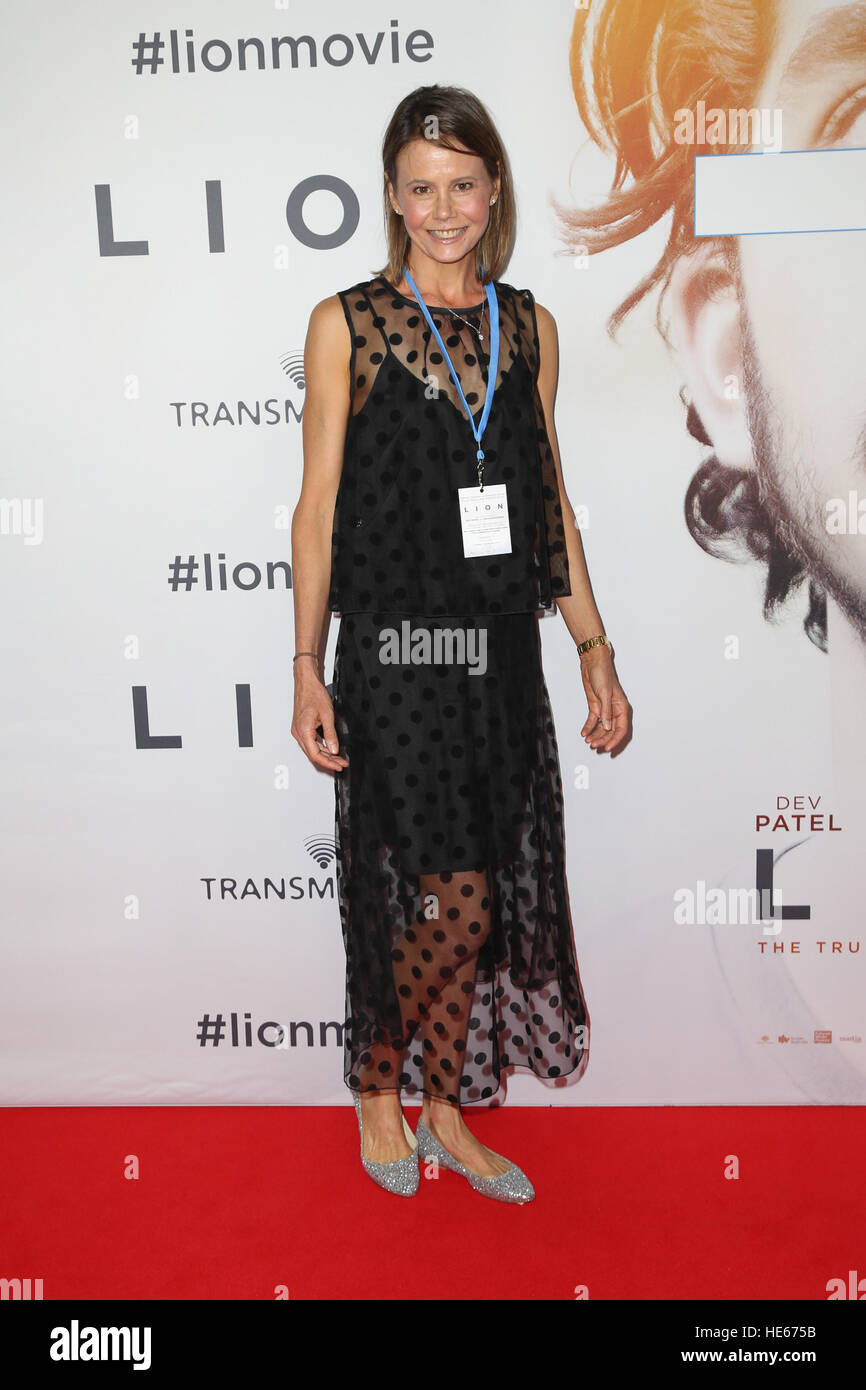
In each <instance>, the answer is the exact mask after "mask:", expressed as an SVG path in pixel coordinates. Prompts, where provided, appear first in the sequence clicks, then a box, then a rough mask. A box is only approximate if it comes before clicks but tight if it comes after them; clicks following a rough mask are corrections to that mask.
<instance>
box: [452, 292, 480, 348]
mask: <svg viewBox="0 0 866 1390" xmlns="http://www.w3.org/2000/svg"><path fill="white" fill-rule="evenodd" d="M486 308H487V300H486V299H485V301H484V307H483V308H482V310H481V318H480V319H479V320H478V327H477V328H476V327H475V324H474V323H470V322H469V320H468V319H465V318H464V317H463V315H462V314H455V312H454V310H453V309H449V310H448V313H449V314H450V315H451V317H452V318H455V319H460V321H461V322H462V323H465V324H466V327H467V328H471V329H472V332H473V333H477V334H478V341H479V343H483V342H484V334H483V333H482V331H481V325H482V324H483V322H484V310H485V309H486Z"/></svg>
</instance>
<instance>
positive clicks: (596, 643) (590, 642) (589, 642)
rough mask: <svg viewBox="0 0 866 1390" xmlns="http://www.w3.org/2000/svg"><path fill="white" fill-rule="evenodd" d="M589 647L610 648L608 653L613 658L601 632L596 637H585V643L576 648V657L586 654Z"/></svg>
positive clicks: (611, 648) (611, 649) (611, 651)
mask: <svg viewBox="0 0 866 1390" xmlns="http://www.w3.org/2000/svg"><path fill="white" fill-rule="evenodd" d="M590 647H610V653H611V656H613V647H611V644H610V642H609V641H608V640H607V638H606V637H605V635H604V633H603V632H602V633H601V634H600V635H599V636H598V637H587V639H586V641H585V642H581V643H580V644H579V645H578V648H577V654H578V656H583V653H584V652H588V651H589V649H590Z"/></svg>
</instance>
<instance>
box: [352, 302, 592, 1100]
mask: <svg viewBox="0 0 866 1390" xmlns="http://www.w3.org/2000/svg"><path fill="white" fill-rule="evenodd" d="M495 288H496V292H497V299H498V303H499V312H500V333H501V339H500V351H499V370H498V373H497V382H496V390H495V393H494V397H493V406H492V410H491V413H490V418H489V421H488V424H487V428H486V429H485V432H484V436H483V439H482V447H483V449H484V454H485V471H484V483H485V486H486V485H487V484H489V483H502V482H504V483H506V484H507V494H508V512H509V523H510V530H511V545H512V550H511V553H510V554H507V553H506V554H499V555H486V556H475V557H471V558H467V557H466V556H465V555H464V549H463V540H462V530H461V525H460V518H459V512H458V499H457V489H458V487H464V486H475V485H476V484H477V476H476V473H475V461H476V460H475V451H476V444H475V440H474V437H473V434H472V431H471V428H470V426H469V421H468V419H467V417H466V413H465V410H464V408H463V405H462V403H461V401H460V397H459V394H458V392H457V390H456V387H455V386H454V384H453V382H452V381H451V380H450V379H449V371H448V366H447V363H444V361H443V358H442V354H441V353H440V352H439V350H438V345H437V343H436V339H435V338H434V337H433V335H432V334H431V332H430V329H429V327H428V325H427V322H426V319H425V318H424V316H423V313H422V312H421V310H420V307H419V306H418V304H417V302H416V301H415V299H414V298H411V297H407V296H404V295H403V294H401V293H400V292H398V290H397V289H396V287H395V286H394V285H392V284H391V283H390V282H389V281H387V280H385V279H384V277H382V276H377V277H376V278H375V279H374V280H369V281H365V282H363V283H361V284H358V285H355V286H353V287H352V288H351V289H348V290H345V291H341V292H340V296H339V297H340V299H341V301H342V304H343V309H344V312H345V314H346V318H347V321H348V324H349V328H350V331H351V334H352V361H351V371H352V404H351V413H350V417H349V421H348V425H347V433H346V445H345V453H344V462H343V470H342V474H341V479H340V487H339V491H338V494H337V501H336V506H335V512H334V529H333V545H332V562H331V585H330V593H329V606H330V607H331V609H332V610H333V611H334V613H338V614H339V615H340V628H339V632H338V634H337V643H336V653H335V658H334V672H333V682H332V686H331V690H332V697H333V703H334V714H335V721H336V728H337V734H338V737H339V739H340V747H341V752H342V753H343V754H344V755H345V756H346V758H347V760H348V767H346V768H345V769H343V770H342V771H340V772H337V773H336V774H335V776H334V783H335V799H336V808H335V830H336V844H337V866H336V867H337V875H336V876H337V888H338V897H339V907H340V918H341V923H342V932H343V940H344V944H345V949H346V1030H345V1047H344V1075H345V1080H346V1083H347V1085H348V1086H349V1087H350V1088H351V1089H352V1090H354V1091H365V1092H369V1091H379V1090H398V1091H403V1092H406V1093H407V1094H409V1095H410V1096H412V1095H419V1094H420V1093H422V1092H427V1093H428V1094H430V1095H432V1096H437V1097H440V1098H445V1099H448V1100H450V1101H452V1102H460V1103H462V1104H465V1103H467V1102H472V1101H484V1100H488V1099H490V1098H491V1097H492V1096H494V1095H495V1094H496V1093H497V1091H498V1090H499V1089H500V1085H501V1078H502V1074H503V1072H504V1071H505V1069H506V1068H515V1067H520V1068H526V1069H528V1070H530V1071H532V1072H534V1073H535V1074H536V1075H537V1076H539V1077H542V1078H544V1079H546V1080H548V1081H555V1080H556V1079H558V1078H566V1077H569V1076H572V1077H573V1078H574V1077H576V1076H580V1075H582V1074H583V1072H584V1070H585V1068H586V1065H587V1063H588V1060H589V1051H588V1048H589V1033H588V1025H589V1019H588V1014H587V1009H586V1003H585V1000H584V995H583V991H582V988H581V983H580V977H579V972H578V967H577V962H576V959H575V952H574V944H573V935H572V927H571V920H570V913H569V903H568V896H567V891H566V878H565V847H564V822H563V796H562V782H561V774H560V767H559V756H558V750H557V743H556V734H555V729H554V723H553V716H552V713H551V709H550V701H549V697H548V692H547V687H546V684H545V681H544V675H543V672H542V666H541V648H540V641H539V632H538V611H539V610H540V609H546V610H548V611H550V610H551V609H552V608H553V606H554V603H555V599H556V597H557V596H558V595H563V594H568V593H570V586H569V578H568V560H567V552H566V548H565V540H564V532H563V526H562V514H561V508H560V506H559V497H558V488H557V486H556V475H555V466H554V462H553V457H552V452H551V450H550V445H549V441H548V439H547V434H546V430H545V425H544V417H543V412H542V408H541V402H540V399H539V395H538V390H537V375H538V333H537V325H536V319H535V309H534V301H533V299H532V295H531V294H530V292H529V291H527V290H516V289H514V288H513V287H512V286H510V285H507V284H505V283H503V282H499V281H497V282H496V285H495ZM428 308H429V309H430V311H431V314H432V316H433V319H434V321H435V322H436V325H437V327H438V329H439V332H440V333H441V335H442V337H443V339H444V341H445V343H446V346H447V347H448V351H449V354H450V356H451V359H452V362H453V364H454V367H455V369H456V371H457V372H458V373H459V376H460V381H461V384H462V386H463V390H464V393H465V395H466V398H467V400H468V402H469V405H470V408H471V410H472V411H473V413H474V416H475V419H476V421H478V420H479V419H480V415H481V410H482V407H483V404H484V395H485V391H486V383H487V371H488V366H489V346H490V333H489V312H488V309H487V307H486V301H484V302H483V303H482V304H478V305H470V306H467V307H465V308H461V309H459V310H447V309H442V308H438V307H436V306H434V305H428ZM475 329H480V332H481V338H480V339H479V335H478V333H477V332H476V331H475ZM575 679H576V681H577V680H579V676H578V674H577V672H575Z"/></svg>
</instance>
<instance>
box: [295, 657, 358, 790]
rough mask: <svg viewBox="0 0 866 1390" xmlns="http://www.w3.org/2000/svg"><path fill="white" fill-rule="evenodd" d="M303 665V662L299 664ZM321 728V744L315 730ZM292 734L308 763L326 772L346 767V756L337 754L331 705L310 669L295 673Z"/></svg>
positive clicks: (335, 731)
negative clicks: (322, 740) (328, 749)
mask: <svg viewBox="0 0 866 1390" xmlns="http://www.w3.org/2000/svg"><path fill="white" fill-rule="evenodd" d="M302 664H303V665H304V666H306V664H307V663H306V662H304V663H302ZM319 727H321V729H322V733H323V734H324V743H325V744H326V745H327V748H330V749H332V750H333V752H328V751H326V748H323V747H322V743H321V741H320V739H319V735H318V732H317V730H318V729H319ZM292 737H293V738H295V739H297V741H298V743H299V744H300V746H301V748H302V749H303V750H304V752H305V753H306V755H307V757H308V758H309V760H310V762H311V763H313V764H314V766H315V767H322V768H324V769H325V771H326V772H341V771H342V770H343V768H344V767H348V766H349V760H348V758H344V757H343V755H342V753H340V744H339V740H338V738H337V730H336V728H335V726H334V705H333V702H332V700H331V697H330V695H329V694H328V691H327V689H326V688H325V686H324V685H323V684H322V682H321V681H320V679H319V676H318V673H317V672H316V671H315V670H313V669H312V668H311V669H310V670H309V671H307V670H303V671H297V670H296V672H295V712H294V716H293V718H292Z"/></svg>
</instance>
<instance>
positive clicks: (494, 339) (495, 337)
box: [403, 266, 499, 492]
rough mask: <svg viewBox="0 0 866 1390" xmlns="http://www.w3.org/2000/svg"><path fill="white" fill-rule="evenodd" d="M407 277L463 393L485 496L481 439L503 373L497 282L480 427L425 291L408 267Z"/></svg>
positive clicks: (490, 299) (490, 291)
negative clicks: (431, 311) (434, 320)
mask: <svg viewBox="0 0 866 1390" xmlns="http://www.w3.org/2000/svg"><path fill="white" fill-rule="evenodd" d="M482 273H483V269H482ZM403 274H404V275H405V276H406V284H407V285H408V286H409V288H410V289H411V291H412V293H413V294H414V296H415V298H416V299H417V301H418V303H419V304H420V305H421V308H422V310H423V312H424V317H425V318H426V320H427V322H428V323H429V325H430V328H431V329H432V331H433V335H434V337H435V338H436V341H437V343H438V344H439V348H440V351H441V352H442V356H443V357H444V358H445V361H446V362H447V363H448V366H449V368H450V370H451V376H452V378H453V380H454V384H455V386H456V387H457V390H458V391H459V392H460V399H461V401H462V402H463V409H464V410H465V411H466V414H467V416H468V417H469V423H470V425H471V426H472V433H473V434H474V436H475V443H476V444H477V445H478V450H477V452H476V455H475V457H476V458H477V459H478V486H479V488H480V489H481V491H482V492H483V491H484V484H483V482H482V481H481V477H482V473H483V471H484V464H483V459H484V450H483V449H482V448H481V436H482V434H483V433H484V429H485V426H486V424H487V420H488V417H489V415H490V407H491V405H492V404H493V392H494V391H495V390H496V377H497V373H498V371H499V300H498V299H497V298H496V290H495V289H494V288H493V281H492V280H491V281H489V282H488V284H487V303H488V306H489V308H490V362H489V364H488V367H487V395H486V396H485V398H484V409H483V411H482V412H481V423H480V424H478V425H476V423H475V421H474V420H473V418H472V411H471V410H470V409H469V402H468V401H467V399H466V397H465V396H464V394H463V387H462V386H461V385H460V378H459V376H458V375H457V372H456V371H455V369H454V363H453V362H452V361H451V358H450V356H449V354H448V349H447V348H446V346H445V344H444V343H443V341H442V334H441V333H440V332H439V329H438V328H437V327H436V325H435V323H434V322H433V319H432V318H431V317H430V310H429V309H428V308H427V305H426V304H425V303H424V299H423V296H422V294H421V291H420V290H419V289H418V287H417V285H416V284H415V281H414V280H413V279H412V276H411V275H410V274H409V267H408V266H404V268H403Z"/></svg>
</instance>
